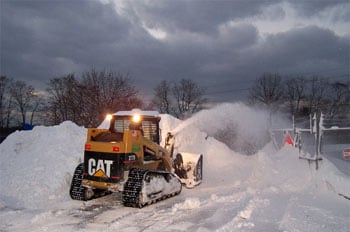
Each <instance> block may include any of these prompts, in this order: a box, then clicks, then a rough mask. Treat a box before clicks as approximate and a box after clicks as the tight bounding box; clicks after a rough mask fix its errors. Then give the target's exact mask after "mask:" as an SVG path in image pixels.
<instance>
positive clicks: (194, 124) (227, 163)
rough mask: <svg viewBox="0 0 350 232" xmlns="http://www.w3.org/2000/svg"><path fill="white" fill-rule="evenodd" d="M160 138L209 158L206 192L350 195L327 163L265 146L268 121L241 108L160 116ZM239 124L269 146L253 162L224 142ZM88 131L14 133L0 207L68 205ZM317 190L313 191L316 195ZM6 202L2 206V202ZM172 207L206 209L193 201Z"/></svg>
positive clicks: (2, 167) (4, 154) (0, 159)
mask: <svg viewBox="0 0 350 232" xmlns="http://www.w3.org/2000/svg"><path fill="white" fill-rule="evenodd" d="M161 117H162V120H161V128H162V137H163V138H165V136H166V133H167V132H168V131H171V132H173V133H175V135H176V138H175V151H177V152H180V151H183V152H191V153H200V154H203V157H204V168H203V172H204V173H203V176H204V179H203V182H202V185H201V187H202V188H217V187H220V188H222V187H223V186H226V187H234V188H240V189H243V188H246V189H248V190H249V191H248V190H247V191H248V192H250V191H257V190H256V189H269V190H271V191H274V192H276V191H277V192H278V191H283V192H285V191H287V192H298V191H303V190H305V189H307V190H310V189H320V188H321V189H324V190H326V191H328V192H332V193H336V194H344V195H347V196H348V195H349V193H350V183H349V181H348V180H349V179H348V178H347V177H345V176H342V174H341V173H339V172H338V170H337V169H336V167H334V166H333V165H332V164H331V163H329V162H328V161H327V160H324V161H322V163H321V165H320V169H319V170H318V171H317V172H316V171H315V170H314V167H311V166H310V165H309V164H308V163H307V162H306V161H305V160H300V159H299V158H298V156H297V151H296V150H295V149H292V148H289V147H284V148H283V149H282V150H280V151H276V150H275V149H274V148H273V146H272V145H271V144H268V145H267V146H265V147H262V145H263V144H265V141H266V120H267V114H266V113H264V112H262V111H256V110H253V109H250V108H249V107H247V106H245V105H241V104H224V105H221V106H218V107H215V108H213V109H211V110H205V111H202V112H200V113H198V114H196V115H194V116H193V117H192V118H190V119H188V120H185V121H180V120H178V119H176V118H174V117H172V116H170V115H161ZM230 125H234V127H235V130H237V133H238V137H239V138H240V139H241V140H242V141H244V140H253V141H258V142H257V143H259V141H260V140H261V141H264V142H262V143H261V144H259V146H261V147H262V148H261V149H260V150H259V151H258V152H257V153H256V154H255V155H251V156H246V155H242V154H241V153H238V152H237V151H233V150H232V149H231V148H230V144H229V140H226V141H221V142H220V141H218V140H217V139H216V136H217V135H218V132H219V131H221V130H224V129H225V128H230ZM85 139H86V129H85V128H82V127H78V126H77V125H75V124H74V123H72V122H64V123H62V124H61V125H58V126H54V127H41V126H39V127H35V128H34V129H33V130H32V131H21V132H15V133H13V134H11V135H10V136H9V137H8V138H7V139H6V140H5V141H4V142H3V143H1V144H0V177H1V178H0V189H1V192H0V205H1V204H3V205H5V206H8V207H11V208H22V207H23V208H42V207H46V206H49V205H50V204H51V203H58V202H61V201H70V198H69V194H68V192H69V186H70V181H71V177H72V173H73V171H74V168H75V167H76V165H77V164H78V163H79V162H81V159H82V157H83V148H84V142H85ZM310 191H311V190H310ZM1 202H2V203H1ZM193 202H194V203H195V204H189V202H187V203H186V202H185V203H184V204H182V205H181V204H180V205H178V206H176V207H175V208H174V210H180V209H183V208H191V207H200V205H199V204H198V202H197V201H194V200H191V201H190V203H193Z"/></svg>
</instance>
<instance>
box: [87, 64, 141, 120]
mask: <svg viewBox="0 0 350 232" xmlns="http://www.w3.org/2000/svg"><path fill="white" fill-rule="evenodd" d="M81 86H82V95H83V96H84V100H83V101H84V104H85V106H87V109H88V110H89V111H88V112H86V114H85V116H86V117H85V120H84V125H88V126H96V125H98V123H100V122H101V121H102V120H103V119H104V117H105V115H106V114H107V113H111V112H116V111H118V110H131V109H132V108H142V106H143V102H142V100H141V99H140V98H139V97H138V95H137V94H138V91H137V90H136V89H135V88H134V87H133V86H132V85H131V79H130V78H129V76H128V75H122V74H119V73H115V72H112V71H110V72H106V71H100V72H98V71H96V70H95V69H92V70H91V71H89V72H85V73H84V74H83V76H82V82H81Z"/></svg>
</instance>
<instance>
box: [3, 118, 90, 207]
mask: <svg viewBox="0 0 350 232" xmlns="http://www.w3.org/2000/svg"><path fill="white" fill-rule="evenodd" d="M85 138H86V129H85V128H82V127H78V126H77V125H75V124H74V123H72V122H69V121H67V122H63V123H62V124H60V125H58V126H53V127H44V126H37V127H34V129H33V130H32V131H17V132H15V133H12V134H11V135H9V136H8V137H7V138H6V139H5V140H4V141H3V142H2V143H1V144H0V189H1V191H0V199H1V200H2V201H3V202H4V204H5V205H7V206H9V207H13V208H22V207H25V208H37V207H39V208H40V207H44V206H48V205H50V202H58V201H61V200H65V199H69V198H70V197H69V192H68V189H67V187H69V184H70V181H71V177H72V173H73V171H74V169H75V167H76V165H77V163H79V160H80V159H81V158H82V157H83V156H82V152H83V148H84V143H85Z"/></svg>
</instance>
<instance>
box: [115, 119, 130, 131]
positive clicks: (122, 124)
mask: <svg viewBox="0 0 350 232" xmlns="http://www.w3.org/2000/svg"><path fill="white" fill-rule="evenodd" d="M129 125H130V120H127V119H116V120H115V121H114V126H113V131H114V132H117V133H124V131H125V130H128V129H129Z"/></svg>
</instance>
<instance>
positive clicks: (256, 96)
mask: <svg viewBox="0 0 350 232" xmlns="http://www.w3.org/2000/svg"><path fill="white" fill-rule="evenodd" d="M282 96H283V85H282V78H281V76H280V75H279V74H271V73H265V74H263V75H262V76H261V77H259V78H257V79H256V80H255V83H254V85H253V87H252V89H251V90H250V100H251V101H252V102H253V103H256V102H258V103H263V104H264V105H266V106H268V107H272V105H273V104H275V103H277V102H279V100H280V99H281V97H282Z"/></svg>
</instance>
